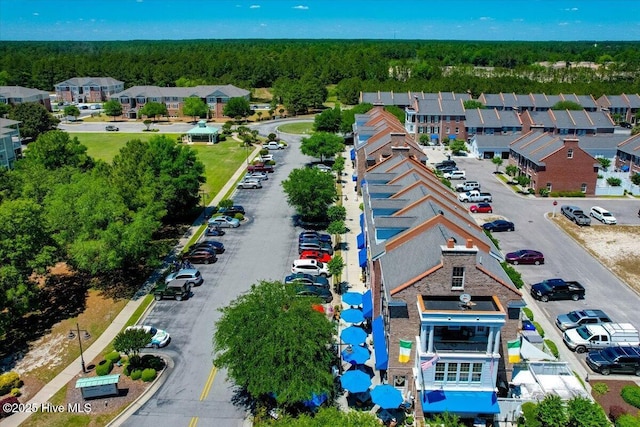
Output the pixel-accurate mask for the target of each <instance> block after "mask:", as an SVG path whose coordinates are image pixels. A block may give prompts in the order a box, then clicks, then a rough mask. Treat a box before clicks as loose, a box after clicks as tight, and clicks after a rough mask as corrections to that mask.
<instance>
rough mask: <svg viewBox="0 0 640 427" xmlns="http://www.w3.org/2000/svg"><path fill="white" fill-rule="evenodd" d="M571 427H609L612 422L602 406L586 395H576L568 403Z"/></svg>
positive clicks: (569, 424)
mask: <svg viewBox="0 0 640 427" xmlns="http://www.w3.org/2000/svg"><path fill="white" fill-rule="evenodd" d="M567 413H568V415H569V423H568V424H567V425H568V426H569V427H607V426H610V425H611V423H610V422H609V420H608V419H607V416H606V414H605V413H604V411H603V410H602V407H600V405H598V404H597V403H595V402H592V401H591V400H589V399H585V398H584V397H575V398H573V399H571V400H570V401H569V402H568V403H567Z"/></svg>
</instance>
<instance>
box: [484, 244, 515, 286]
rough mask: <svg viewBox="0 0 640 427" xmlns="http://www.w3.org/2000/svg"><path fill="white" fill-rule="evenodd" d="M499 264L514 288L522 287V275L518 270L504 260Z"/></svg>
mask: <svg viewBox="0 0 640 427" xmlns="http://www.w3.org/2000/svg"><path fill="white" fill-rule="evenodd" d="M487 235H489V236H490V237H492V236H491V234H490V232H487ZM500 264H501V265H502V268H503V269H504V272H505V273H507V276H509V279H511V281H512V282H513V284H514V285H515V286H516V288H518V289H522V288H523V287H524V281H523V280H522V275H521V274H520V273H519V272H518V270H516V269H515V268H513V267H512V266H511V265H510V264H507V263H506V262H502V263H500Z"/></svg>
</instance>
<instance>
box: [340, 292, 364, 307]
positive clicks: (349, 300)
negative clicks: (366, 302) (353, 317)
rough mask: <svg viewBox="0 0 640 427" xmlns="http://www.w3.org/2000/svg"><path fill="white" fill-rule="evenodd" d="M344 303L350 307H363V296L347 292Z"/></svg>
mask: <svg viewBox="0 0 640 427" xmlns="http://www.w3.org/2000/svg"><path fill="white" fill-rule="evenodd" d="M342 302H343V303H345V304H348V305H361V304H362V294H361V293H359V292H347V293H346V294H344V295H342Z"/></svg>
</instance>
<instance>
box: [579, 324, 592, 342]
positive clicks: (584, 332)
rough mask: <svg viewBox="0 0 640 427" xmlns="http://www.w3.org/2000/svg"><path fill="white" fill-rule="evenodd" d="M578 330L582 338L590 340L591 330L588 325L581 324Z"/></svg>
mask: <svg viewBox="0 0 640 427" xmlns="http://www.w3.org/2000/svg"><path fill="white" fill-rule="evenodd" d="M576 332H577V333H578V335H580V337H581V338H582V339H585V340H588V339H589V338H591V334H590V333H589V330H588V329H587V327H586V326H581V327H579V328H577V329H576Z"/></svg>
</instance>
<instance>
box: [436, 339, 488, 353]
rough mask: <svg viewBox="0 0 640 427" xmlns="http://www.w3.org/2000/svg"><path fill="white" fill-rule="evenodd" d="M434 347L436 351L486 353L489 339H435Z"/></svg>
mask: <svg viewBox="0 0 640 427" xmlns="http://www.w3.org/2000/svg"><path fill="white" fill-rule="evenodd" d="M433 348H434V350H435V351H436V353H446V352H455V353H485V352H486V351H487V339H486V338H485V339H484V341H480V340H478V341H469V340H467V341H456V340H446V341H435V342H434V343H433Z"/></svg>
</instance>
